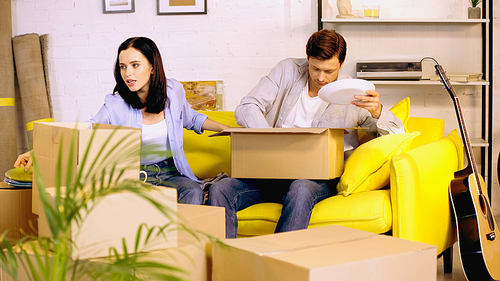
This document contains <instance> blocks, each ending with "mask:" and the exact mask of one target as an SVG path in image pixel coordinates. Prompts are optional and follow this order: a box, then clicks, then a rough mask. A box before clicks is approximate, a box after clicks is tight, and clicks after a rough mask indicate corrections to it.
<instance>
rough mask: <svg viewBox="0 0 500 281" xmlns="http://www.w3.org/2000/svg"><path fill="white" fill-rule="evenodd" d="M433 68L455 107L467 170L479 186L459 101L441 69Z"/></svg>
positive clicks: (438, 67)
mask: <svg viewBox="0 0 500 281" xmlns="http://www.w3.org/2000/svg"><path fill="white" fill-rule="evenodd" d="M435 68H436V70H437V73H438V75H439V76H440V77H441V80H442V82H443V84H444V86H445V88H446V90H447V91H448V93H449V94H450V96H451V99H452V100H453V104H454V106H455V112H456V114H457V119H458V125H459V127H460V132H461V134H462V141H463V143H464V148H465V153H466V158H467V164H468V168H469V169H471V172H472V173H473V174H474V178H475V181H476V184H479V183H480V181H479V176H478V175H479V173H478V171H477V165H476V161H475V159H474V153H473V151H472V145H471V141H470V137H469V132H468V131H467V126H466V125H465V118H464V117H463V114H462V107H461V106H460V100H459V99H458V96H457V94H456V93H455V90H454V89H453V86H452V85H451V83H450V80H449V79H448V77H447V76H446V74H445V72H444V70H443V68H442V67H441V66H440V65H436V66H435ZM480 192H481V191H480Z"/></svg>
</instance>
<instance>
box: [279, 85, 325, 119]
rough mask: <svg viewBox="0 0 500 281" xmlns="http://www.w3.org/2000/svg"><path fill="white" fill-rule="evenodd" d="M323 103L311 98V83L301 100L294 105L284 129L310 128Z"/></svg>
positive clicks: (316, 98) (305, 88)
mask: <svg viewBox="0 0 500 281" xmlns="http://www.w3.org/2000/svg"><path fill="white" fill-rule="evenodd" d="M321 103H322V100H321V99H320V98H319V97H318V96H316V97H310V96H309V82H307V83H306V86H305V87H304V89H303V90H302V93H301V94H300V97H299V100H298V101H297V102H296V103H295V104H294V105H293V107H292V109H291V110H290V113H289V114H288V116H287V117H286V119H285V121H284V122H283V128H310V127H312V122H313V119H314V116H316V112H318V109H319V107H320V105H321Z"/></svg>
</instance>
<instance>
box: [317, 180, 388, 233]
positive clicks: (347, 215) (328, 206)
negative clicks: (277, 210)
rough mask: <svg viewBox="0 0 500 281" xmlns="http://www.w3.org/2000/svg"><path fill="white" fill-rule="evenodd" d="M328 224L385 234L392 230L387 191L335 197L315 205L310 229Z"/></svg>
mask: <svg viewBox="0 0 500 281" xmlns="http://www.w3.org/2000/svg"><path fill="white" fill-rule="evenodd" d="M330 224H336V225H343V226H347V227H352V228H356V229H360V230H365V231H370V232H374V233H385V232H387V231H389V230H391V228H392V209H391V197H390V191H389V190H387V189H383V190H374V191H371V192H362V193H356V194H351V195H350V196H347V197H345V196H343V195H336V196H333V197H330V198H327V199H325V200H323V201H321V202H319V203H318V204H316V205H315V206H314V209H313V212H312V215H311V220H310V222H309V228H311V227H319V226H325V225H330Z"/></svg>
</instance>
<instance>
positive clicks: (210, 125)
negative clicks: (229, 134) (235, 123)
mask: <svg viewBox="0 0 500 281" xmlns="http://www.w3.org/2000/svg"><path fill="white" fill-rule="evenodd" d="M229 128H231V127H230V126H228V125H224V124H222V123H219V122H217V121H214V120H212V119H210V118H207V119H205V122H203V125H201V129H202V130H208V131H214V132H221V131H223V130H225V129H229Z"/></svg>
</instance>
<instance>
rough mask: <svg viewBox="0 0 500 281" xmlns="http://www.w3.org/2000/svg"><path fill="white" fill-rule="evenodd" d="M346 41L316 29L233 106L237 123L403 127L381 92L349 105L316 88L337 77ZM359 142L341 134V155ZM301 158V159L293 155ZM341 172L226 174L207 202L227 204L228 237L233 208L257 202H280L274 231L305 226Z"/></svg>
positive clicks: (389, 130)
mask: <svg viewBox="0 0 500 281" xmlns="http://www.w3.org/2000/svg"><path fill="white" fill-rule="evenodd" d="M346 52H347V44H346V42H345V40H344V38H343V37H342V35H340V34H338V33H337V32H335V31H334V30H326V29H323V30H320V31H318V32H315V33H314V34H312V35H311V37H310V38H309V40H308V42H307V46H306V54H307V59H295V58H288V59H285V60H283V61H281V62H279V63H278V65H276V66H275V67H274V68H273V69H272V70H271V72H270V73H269V74H268V75H267V76H265V77H263V78H262V79H261V81H260V82H259V84H257V86H255V88H253V90H252V91H251V92H250V93H249V94H248V95H247V96H245V97H244V98H243V99H242V100H241V104H240V105H239V106H238V107H236V110H235V112H234V114H235V117H236V121H237V122H238V124H239V125H241V126H243V127H248V128H289V127H327V128H355V127H358V126H360V127H363V128H368V129H366V130H365V131H366V133H368V134H369V135H372V136H374V137H376V136H377V135H387V134H394V133H402V132H404V128H403V123H402V122H401V120H400V119H398V118H397V117H395V116H394V114H392V112H390V111H389V109H387V108H385V107H384V106H382V104H381V103H380V101H379V93H378V92H376V91H367V92H366V95H354V98H355V99H356V100H355V101H353V102H352V104H350V105H334V104H329V103H327V102H325V101H322V100H321V99H320V98H319V97H318V91H319V90H320V89H321V88H322V87H323V86H325V85H326V84H328V83H330V82H333V81H335V80H337V79H348V78H350V77H349V76H347V75H342V74H339V71H340V69H341V68H342V65H343V63H344V60H345V57H346ZM358 146H359V141H358V135H357V130H349V134H347V135H346V136H345V137H344V151H345V157H346V159H347V157H348V156H349V155H350V153H351V152H352V151H353V150H354V149H355V148H356V147H358ZM297 161H300V159H297ZM338 180H339V178H337V179H333V180H307V179H297V180H264V179H235V178H225V179H222V180H220V181H219V182H216V183H215V184H214V185H212V187H211V188H210V193H209V199H208V200H209V201H208V203H209V204H210V205H213V206H222V207H224V208H225V209H226V237H227V238H234V237H236V232H237V228H238V220H237V217H236V212H237V211H239V210H242V209H244V208H247V207H249V206H252V205H254V204H257V203H263V202H275V203H281V204H283V209H282V212H281V216H280V219H279V221H278V224H277V226H276V230H275V232H284V231H292V230H298V229H305V228H307V226H308V225H309V219H310V217H311V213H312V209H313V207H314V205H315V204H316V203H318V202H319V201H321V200H323V199H326V198H328V197H331V196H334V195H335V194H336V193H337V191H336V185H337V183H338Z"/></svg>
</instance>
